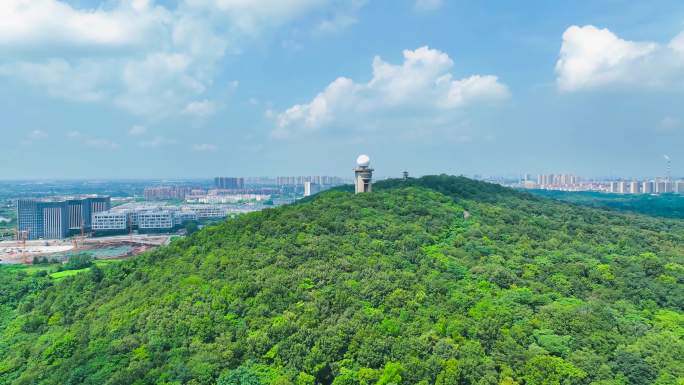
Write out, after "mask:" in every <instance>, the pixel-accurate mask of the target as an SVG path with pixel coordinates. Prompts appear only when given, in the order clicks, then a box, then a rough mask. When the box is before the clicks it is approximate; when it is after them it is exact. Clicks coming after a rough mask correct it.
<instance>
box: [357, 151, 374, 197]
mask: <svg viewBox="0 0 684 385" xmlns="http://www.w3.org/2000/svg"><path fill="white" fill-rule="evenodd" d="M354 190H355V191H356V193H357V194H359V193H365V192H371V191H372V190H373V169H372V168H370V158H369V157H368V155H359V157H358V158H356V168H355V169H354Z"/></svg>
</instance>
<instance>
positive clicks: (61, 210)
mask: <svg viewBox="0 0 684 385" xmlns="http://www.w3.org/2000/svg"><path fill="white" fill-rule="evenodd" d="M110 206H111V203H110V198H109V197H98V196H87V197H73V198H46V199H20V200H18V201H17V228H18V231H19V236H20V238H23V239H28V240H32V239H63V238H66V237H68V236H69V235H73V234H78V233H80V232H85V231H90V230H91V228H92V215H93V214H95V213H98V212H102V211H107V210H109V208H110Z"/></svg>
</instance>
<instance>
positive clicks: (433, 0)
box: [415, 0, 444, 11]
mask: <svg viewBox="0 0 684 385" xmlns="http://www.w3.org/2000/svg"><path fill="white" fill-rule="evenodd" d="M442 5H444V0H416V3H415V7H416V9H419V10H421V11H434V10H436V9H439V8H441V7H442Z"/></svg>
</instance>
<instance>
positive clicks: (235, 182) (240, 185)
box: [214, 176, 245, 190]
mask: <svg viewBox="0 0 684 385" xmlns="http://www.w3.org/2000/svg"><path fill="white" fill-rule="evenodd" d="M214 186H215V187H216V188H217V189H224V190H242V189H244V188H245V178H236V177H225V176H218V177H216V178H214Z"/></svg>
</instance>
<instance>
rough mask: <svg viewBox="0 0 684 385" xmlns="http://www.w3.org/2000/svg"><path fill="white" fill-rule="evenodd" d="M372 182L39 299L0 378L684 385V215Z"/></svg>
mask: <svg viewBox="0 0 684 385" xmlns="http://www.w3.org/2000/svg"><path fill="white" fill-rule="evenodd" d="M374 188H375V190H376V191H375V192H373V193H371V194H362V195H353V194H351V193H349V192H345V191H329V192H326V193H322V194H319V195H317V196H315V197H312V198H309V199H307V200H305V201H304V202H301V203H298V204H295V205H291V206H287V207H282V208H278V209H273V210H265V211H263V212H259V213H253V214H249V215H245V216H242V217H240V218H238V219H236V220H230V221H227V222H225V223H223V224H221V225H218V226H214V227H211V228H206V229H204V230H202V231H200V232H199V233H197V234H195V235H193V236H192V237H189V238H187V239H183V240H179V241H176V242H174V243H172V244H171V245H170V246H168V247H164V248H161V249H159V250H156V251H154V252H151V253H149V254H146V255H143V256H141V257H139V258H136V259H134V260H130V261H127V262H125V263H121V264H117V265H115V266H111V267H106V268H102V269H101V268H94V269H93V270H92V271H90V272H87V273H82V274H80V275H78V276H76V277H73V278H67V279H65V280H63V281H62V282H59V283H56V284H51V285H48V286H47V287H45V288H39V289H36V290H35V291H34V292H33V293H32V294H28V295H25V296H24V297H23V299H22V300H21V301H20V302H19V304H18V306H15V307H14V309H15V310H14V311H15V312H16V315H12V316H11V317H9V316H8V317H3V318H9V319H7V320H5V321H4V322H3V324H4V325H6V327H5V328H4V331H2V335H1V336H0V359H1V360H2V361H1V362H0V383H5V384H10V383H13V384H221V385H226V384H231V385H259V384H264V385H266V384H278V385H288V384H293V385H294V384H296V385H312V384H324V385H328V384H331V383H332V384H335V385H347V384H349V385H352V384H358V385H374V384H375V385H389V384H425V385H427V384H439V385H447V384H482V385H485V384H509V385H510V384H516V383H517V384H527V385H536V384H602V385H608V384H651V383H657V384H680V385H681V384H682V382H683V381H684V362H683V361H682V360H683V357H684V341H683V338H684V222H682V221H677V220H659V219H653V218H649V217H645V216H636V215H623V214H611V213H607V212H604V211H600V210H595V209H590V208H581V207H574V206H571V205H567V204H563V203H559V202H553V201H550V200H545V199H542V198H538V197H533V196H530V195H527V194H524V193H518V192H514V191H512V190H508V189H505V188H502V187H499V186H494V185H490V184H485V183H479V182H474V181H471V180H468V179H465V178H456V177H447V176H435V177H425V178H421V179H412V180H409V181H387V182H383V183H378V184H377V185H376V186H374ZM464 210H465V211H467V212H468V213H469V214H470V216H469V217H468V218H467V219H464ZM24 291H26V290H24ZM29 293H30V291H29ZM6 306H8V307H9V306H10V305H9V304H8V305H6Z"/></svg>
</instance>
